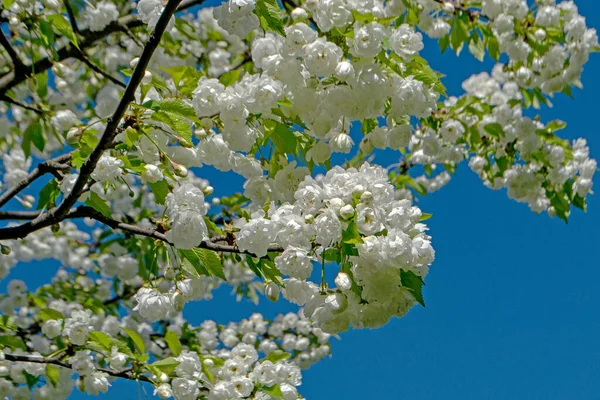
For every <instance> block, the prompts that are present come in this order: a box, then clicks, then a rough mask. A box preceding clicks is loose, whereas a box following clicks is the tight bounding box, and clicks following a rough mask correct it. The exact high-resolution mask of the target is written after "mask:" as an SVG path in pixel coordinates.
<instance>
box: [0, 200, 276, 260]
mask: <svg viewBox="0 0 600 400" xmlns="http://www.w3.org/2000/svg"><path fill="white" fill-rule="evenodd" d="M39 215H40V212H39V211H5V212H0V220H7V219H12V220H17V219H20V220H34V219H36V218H37V217H38V216H39ZM75 218H91V219H94V220H96V221H98V222H100V223H102V224H104V225H106V226H108V227H110V228H112V229H119V230H122V231H125V232H129V233H132V234H134V235H138V236H145V237H149V238H152V239H156V240H160V241H161V242H165V243H167V244H170V245H173V243H171V242H170V241H169V240H168V239H167V236H166V235H165V234H164V233H161V232H159V231H158V230H156V229H153V228H142V227H140V226H137V225H131V224H127V223H125V222H120V221H117V220H115V219H112V218H109V217H107V216H105V215H103V214H101V213H99V212H98V211H96V210H94V209H93V208H91V207H88V206H80V207H77V208H73V209H71V210H70V211H69V212H68V213H67V215H66V216H65V218H64V219H75ZM22 226H23V225H22ZM14 228H18V227H14ZM8 229H12V227H11V228H4V229H0V239H14V238H23V237H25V236H26V235H22V236H21V235H19V234H18V230H13V232H15V233H16V234H17V236H16V237H5V236H6V235H4V234H3V231H5V230H8ZM226 240H227V237H224V236H217V237H214V238H211V239H209V240H203V241H202V242H200V244H199V245H198V247H199V248H202V249H207V250H212V251H219V252H223V253H238V254H248V255H251V256H254V254H253V253H251V252H249V251H245V250H241V249H240V248H238V247H237V246H230V245H225V244H218V243H217V242H222V241H226ZM282 251H283V248H281V247H279V246H272V247H270V248H269V252H276V253H281V252H282Z"/></svg>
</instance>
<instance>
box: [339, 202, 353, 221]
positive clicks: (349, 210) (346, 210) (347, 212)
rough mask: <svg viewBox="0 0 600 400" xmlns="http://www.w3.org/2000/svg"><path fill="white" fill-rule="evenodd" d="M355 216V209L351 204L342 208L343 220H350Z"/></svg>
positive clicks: (341, 215)
mask: <svg viewBox="0 0 600 400" xmlns="http://www.w3.org/2000/svg"><path fill="white" fill-rule="evenodd" d="M353 216H354V207H352V205H351V204H346V205H345V206H344V207H342V208H340V217H342V219H345V220H347V219H350V218H352V217H353Z"/></svg>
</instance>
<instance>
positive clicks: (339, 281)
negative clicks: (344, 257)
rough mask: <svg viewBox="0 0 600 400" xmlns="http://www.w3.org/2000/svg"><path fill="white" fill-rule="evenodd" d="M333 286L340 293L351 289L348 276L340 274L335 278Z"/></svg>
mask: <svg viewBox="0 0 600 400" xmlns="http://www.w3.org/2000/svg"><path fill="white" fill-rule="evenodd" d="M335 286H336V287H337V288H338V289H340V290H341V291H343V292H345V291H348V290H350V289H351V288H352V281H351V280H350V277H349V276H348V274H346V273H344V272H340V273H339V274H337V276H336V277H335Z"/></svg>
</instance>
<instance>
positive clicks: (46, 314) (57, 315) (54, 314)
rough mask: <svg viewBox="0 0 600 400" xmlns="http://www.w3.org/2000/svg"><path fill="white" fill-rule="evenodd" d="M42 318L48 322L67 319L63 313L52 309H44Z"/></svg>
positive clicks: (41, 313) (41, 311)
mask: <svg viewBox="0 0 600 400" xmlns="http://www.w3.org/2000/svg"><path fill="white" fill-rule="evenodd" d="M40 318H41V319H42V321H44V322H45V321H48V320H50V319H56V320H60V319H65V317H64V315H62V313H61V312H59V311H56V310H53V309H52V308H42V309H41V310H40Z"/></svg>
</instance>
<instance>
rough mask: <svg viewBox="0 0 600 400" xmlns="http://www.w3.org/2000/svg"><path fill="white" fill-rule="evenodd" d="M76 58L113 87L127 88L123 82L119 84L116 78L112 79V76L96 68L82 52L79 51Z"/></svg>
mask: <svg viewBox="0 0 600 400" xmlns="http://www.w3.org/2000/svg"><path fill="white" fill-rule="evenodd" d="M77 58H78V59H79V60H81V61H82V62H83V63H84V64H85V65H87V66H88V67H90V69H91V70H92V71H94V72H95V73H97V74H99V75H102V76H103V77H105V78H106V79H108V80H109V81H111V82H112V83H114V84H115V85H119V86H121V87H127V85H126V84H124V83H123V82H121V81H120V80H118V79H117V78H114V77H113V76H111V75H110V74H109V73H108V72H105V71H103V70H102V69H101V68H100V67H97V66H96V65H95V64H94V63H93V62H92V61H91V60H90V59H89V58H88V57H87V56H86V55H85V53H84V52H83V51H80V52H79V54H78V55H77Z"/></svg>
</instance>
